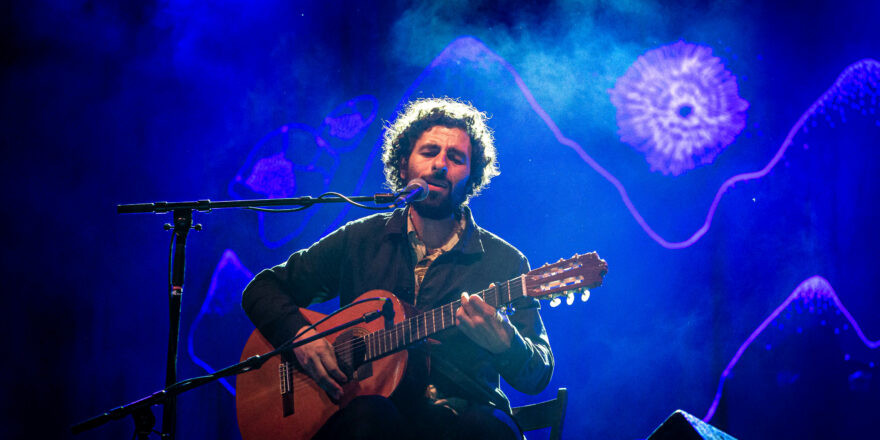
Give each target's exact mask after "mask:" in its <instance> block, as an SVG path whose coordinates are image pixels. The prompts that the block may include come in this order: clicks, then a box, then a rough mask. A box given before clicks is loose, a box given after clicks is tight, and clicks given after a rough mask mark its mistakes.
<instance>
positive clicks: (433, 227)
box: [409, 208, 457, 249]
mask: <svg viewBox="0 0 880 440" xmlns="http://www.w3.org/2000/svg"><path fill="white" fill-rule="evenodd" d="M409 215H410V216H412V222H413V227H415V228H416V232H417V233H418V234H419V238H420V239H421V240H422V242H423V243H425V246H427V247H429V248H431V249H436V248H438V247H440V246H443V245H444V244H445V243H446V242H447V241H448V240H449V237H450V236H452V232H453V231H454V230H455V222H456V221H457V220H456V219H455V215H454V214H453V215H450V216H449V217H446V218H442V219H432V218H425V217H422V216H420V215H419V213H418V212H417V211H416V210H415V209H412V208H410V210H409Z"/></svg>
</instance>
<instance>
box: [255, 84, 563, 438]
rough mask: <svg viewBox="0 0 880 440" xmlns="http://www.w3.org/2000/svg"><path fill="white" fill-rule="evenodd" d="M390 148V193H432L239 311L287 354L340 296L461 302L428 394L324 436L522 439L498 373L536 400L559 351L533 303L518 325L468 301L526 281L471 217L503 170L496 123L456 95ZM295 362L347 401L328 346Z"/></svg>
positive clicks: (373, 407) (314, 253) (425, 104)
mask: <svg viewBox="0 0 880 440" xmlns="http://www.w3.org/2000/svg"><path fill="white" fill-rule="evenodd" d="M384 140H385V142H384V145H383V156H382V160H383V162H384V164H385V177H386V179H387V181H388V184H389V186H390V187H391V189H392V190H395V191H397V190H400V189H401V188H403V187H405V186H406V184H407V183H408V182H409V181H410V180H412V179H415V178H422V179H424V180H425V181H426V182H427V183H428V187H429V189H430V192H429V195H428V197H427V198H426V199H425V200H422V201H419V202H415V203H413V204H412V205H411V206H409V207H408V208H405V209H403V208H401V209H397V210H395V211H394V212H391V213H383V214H377V215H373V216H369V217H365V218H362V219H360V220H356V221H354V222H351V223H349V224H347V225H345V226H343V227H341V228H339V229H338V230H336V231H334V232H332V233H331V234H329V235H328V236H326V237H324V238H323V239H321V240H319V241H318V242H317V243H315V244H313V245H312V246H311V247H309V248H308V249H304V250H301V251H298V252H296V253H294V254H293V255H291V257H290V258H289V259H288V261H287V262H286V263H284V264H282V265H279V266H276V267H274V268H271V269H267V270H264V271H262V272H260V273H259V274H258V275H257V276H256V277H255V278H254V280H253V281H252V282H251V283H250V284H249V285H248V287H247V288H246V289H245V291H244V295H243V299H242V306H243V307H244V310H245V311H246V313H247V314H248V316H249V317H250V318H251V320H253V322H254V324H255V325H256V326H257V328H258V329H259V330H260V332H261V333H262V334H263V335H264V336H265V337H266V338H267V339H268V340H269V341H270V342H271V343H272V344H273V345H275V346H278V345H279V344H281V343H283V342H284V341H285V340H287V339H289V338H292V337H293V336H294V335H295V334H296V333H297V332H298V331H299V330H300V329H301V328H303V327H304V326H305V325H306V324H307V322H306V321H305V319H304V318H303V317H302V315H301V314H300V313H299V308H300V307H305V306H308V305H309V304H312V303H316V302H320V301H324V300H327V299H329V298H331V297H333V296H335V295H339V296H340V303H341V304H343V305H345V304H347V303H349V302H351V301H352V300H353V299H354V298H356V297H357V296H359V295H360V294H362V293H364V292H366V291H368V290H372V289H383V290H387V291H390V292H392V293H394V294H395V295H396V296H398V298H400V299H401V300H402V301H404V302H408V303H410V304H413V305H415V307H416V308H417V309H419V310H420V311H426V310H430V309H433V308H436V307H438V306H441V305H443V304H447V303H449V302H451V301H455V300H457V299H460V300H461V307H460V308H458V310H457V312H456V315H455V321H456V327H455V328H453V329H450V330H446V331H444V332H442V333H440V334H439V335H437V336H436V339H437V342H439V343H430V344H424V345H423V346H421V347H418V348H417V350H418V351H420V352H425V353H428V355H429V360H428V361H427V362H425V363H424V365H421V364H418V363H412V364H411V365H410V366H411V367H413V366H416V365H420V367H414V368H415V369H419V370H420V371H419V372H417V373H420V374H414V375H413V376H414V377H418V378H421V379H424V380H422V381H417V380H416V381H410V382H412V383H415V384H416V385H415V386H416V387H421V389H419V388H416V390H417V392H416V393H412V392H404V391H402V390H400V389H399V390H398V391H395V393H394V394H393V395H392V396H391V398H390V399H385V398H382V397H378V396H361V397H358V398H356V399H354V400H353V401H352V402H351V403H350V404H349V405H348V406H346V407H345V408H343V409H342V410H340V411H339V412H337V413H336V414H335V415H334V416H333V417H331V418H330V420H328V422H327V423H326V424H325V426H324V427H323V428H322V429H321V431H320V432H319V433H318V434H317V436H316V438H388V437H389V436H392V435H393V436H396V437H401V436H403V437H407V436H412V437H414V438H415V437H418V438H426V437H427V438H450V437H455V438H467V437H470V438H521V432H520V431H519V429H518V428H517V427H516V425H515V422H514V421H513V419H512V418H511V417H510V415H509V413H510V404H509V402H508V400H507V397H506V396H505V395H504V393H503V392H502V391H501V389H500V384H499V374H500V376H502V377H504V379H505V380H506V381H507V382H508V383H509V384H510V385H511V386H513V387H514V388H516V389H518V390H520V391H522V392H527V393H533V394H534V393H537V392H540V391H541V390H542V389H543V388H544V387H546V385H547V383H548V382H549V380H550V376H551V374H552V372H553V355H552V352H551V350H550V345H549V342H548V339H547V335H546V332H545V331H544V326H543V323H542V322H541V318H540V316H539V315H538V312H537V301H534V300H525V301H524V303H519V304H517V306H518V308H517V309H516V310H517V311H516V313H514V314H512V315H510V316H509V317H508V316H505V315H502V314H500V313H499V312H496V310H495V309H494V308H493V307H492V306H490V305H488V304H486V303H485V302H484V301H483V300H482V299H481V298H480V297H478V296H470V295H468V294H467V293H466V292H477V291H480V290H482V289H485V288H486V287H488V286H489V285H490V284H491V283H493V282H503V281H507V280H509V279H512V278H515V277H516V276H518V275H520V274H522V273H524V272H526V271H528V261H527V260H526V258H525V257H524V256H523V255H522V253H520V252H519V251H518V250H516V249H515V248H514V247H513V246H511V245H509V244H508V243H506V242H504V241H503V240H501V239H500V238H498V237H497V236H495V235H493V234H491V233H490V232H488V231H486V230H484V229H482V228H480V227H478V226H477V225H476V224H475V223H474V221H473V218H472V216H471V212H470V209H469V208H468V207H467V201H468V199H469V198H470V197H472V196H475V195H477V194H478V193H479V192H480V190H481V189H483V188H484V187H485V186H486V185H487V184H488V183H489V180H491V179H492V177H494V176H496V175H497V174H498V169H497V164H496V158H495V156H496V154H495V147H494V140H493V137H492V133H491V131H490V130H489V128H488V127H487V126H486V116H485V114H483V113H481V112H479V111H478V110H476V109H475V108H474V107H472V106H471V105H469V104H465V103H462V102H459V101H456V100H452V99H448V98H446V99H424V100H419V101H415V102H412V103H410V104H409V105H408V106H407V108H406V109H405V110H404V111H403V112H402V113H401V114H400V115H399V116H398V118H397V119H396V120H395V122H394V123H393V124H391V125H390V126H388V127H387V129H386V132H385V135H384ZM312 334H314V331H309V332H306V333H305V334H304V335H303V337H308V336H310V335H312ZM294 355H295V357H296V359H297V360H298V362H299V363H300V364H301V365H302V366H303V368H304V369H305V371H306V372H307V373H308V375H309V376H311V377H312V378H313V379H314V380H315V381H316V382H317V383H318V384H319V385H320V386H321V388H323V389H324V390H325V391H326V392H327V394H328V395H329V396H330V397H331V399H334V400H338V399H339V398H340V396H341V393H342V386H341V384H344V383H345V382H346V381H347V380H348V379H349V378H348V377H346V376H345V374H344V373H343V372H342V371H341V370H340V368H339V366H338V365H337V363H336V358H335V355H334V352H333V348H332V346H331V345H330V344H329V343H328V342H327V341H326V340H323V339H322V340H318V341H315V342H312V343H310V344H307V345H304V346H302V347H299V348H297V349H295V350H294ZM408 374H409V371H408ZM410 382H408V383H410ZM401 388H402V387H401Z"/></svg>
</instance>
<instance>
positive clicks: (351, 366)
mask: <svg viewBox="0 0 880 440" xmlns="http://www.w3.org/2000/svg"><path fill="white" fill-rule="evenodd" d="M367 333H368V332H367V330H366V329H362V328H360V327H354V328H351V329H348V330H346V331H344V332H342V333H340V334H339V337H337V338H336V341H335V343H334V344H333V347H334V349H335V351H336V362H337V363H338V364H339V369H340V370H342V372H343V373H345V375H346V376H348V377H350V378H353V379H355V380H361V379H363V378H364V377H363V375H362V374H361V370H363V368H362V366H365V364H364V359H365V358H366V344H365V343H364V336H365V335H366V334H367ZM368 365H369V364H366V366H368ZM356 371H357V373H358V374H355V372H356Z"/></svg>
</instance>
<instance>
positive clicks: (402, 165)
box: [399, 157, 407, 182]
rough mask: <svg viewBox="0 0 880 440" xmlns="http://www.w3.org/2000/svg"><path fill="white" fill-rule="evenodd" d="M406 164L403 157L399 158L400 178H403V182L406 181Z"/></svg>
mask: <svg viewBox="0 0 880 440" xmlns="http://www.w3.org/2000/svg"><path fill="white" fill-rule="evenodd" d="M406 165H407V161H406V158H405V157H404V158H402V159H400V167H399V169H400V179H401V180H403V181H404V182H406Z"/></svg>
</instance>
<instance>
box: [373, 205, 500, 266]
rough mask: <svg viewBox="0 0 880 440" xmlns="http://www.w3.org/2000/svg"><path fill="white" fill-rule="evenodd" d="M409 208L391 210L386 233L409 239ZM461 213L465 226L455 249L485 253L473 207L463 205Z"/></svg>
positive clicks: (470, 252)
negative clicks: (472, 211)
mask: <svg viewBox="0 0 880 440" xmlns="http://www.w3.org/2000/svg"><path fill="white" fill-rule="evenodd" d="M407 209H409V208H397V209H395V210H394V211H392V212H391V215H390V216H389V217H388V220H386V221H385V230H384V234H385V235H400V236H401V237H402V238H403V239H404V240H406V239H407V238H406V225H407V218H408V216H407V211H406V210H407ZM461 215H462V216H463V217H464V219H465V228H464V232H462V234H461V238H460V239H459V240H458V244H457V245H455V247H454V248H453V250H458V251H461V252H462V253H465V254H481V253H483V252H484V249H483V241H482V240H481V239H480V228H479V226H477V224H476V223H475V222H474V216H473V215H472V214H471V209H470V208H469V207H467V206H463V207H462V214H461Z"/></svg>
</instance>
